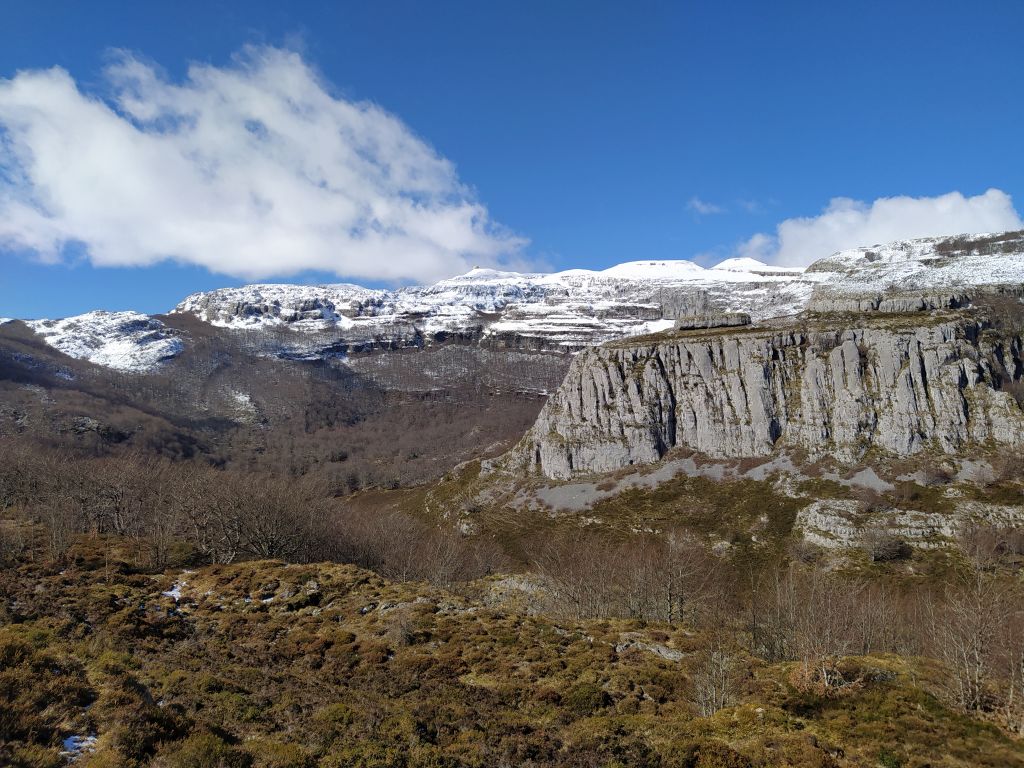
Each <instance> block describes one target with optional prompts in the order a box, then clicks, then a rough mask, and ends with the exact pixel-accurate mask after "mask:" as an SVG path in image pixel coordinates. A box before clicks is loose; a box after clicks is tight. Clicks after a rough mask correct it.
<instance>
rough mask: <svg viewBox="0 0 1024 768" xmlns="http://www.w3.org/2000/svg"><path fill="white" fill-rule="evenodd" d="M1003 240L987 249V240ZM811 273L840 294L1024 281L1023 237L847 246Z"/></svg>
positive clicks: (986, 236)
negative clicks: (822, 276) (826, 276)
mask: <svg viewBox="0 0 1024 768" xmlns="http://www.w3.org/2000/svg"><path fill="white" fill-rule="evenodd" d="M997 237H1001V238H1003V239H1004V242H999V243H998V244H997V245H996V252H994V253H993V252H991V250H992V248H991V246H990V244H989V243H987V242H986V241H990V240H992V239H993V238H997ZM808 271H809V272H812V273H823V274H829V275H830V279H829V280H828V281H827V282H828V288H829V290H831V291H835V292H840V293H859V292H868V291H875V292H880V291H885V290H887V289H888V288H890V287H892V286H897V287H899V288H900V289H902V290H907V291H915V290H933V289H944V288H955V289H964V288H966V287H968V286H972V285H1006V284H1020V283H1022V282H1024V237H1022V236H1016V237H1014V236H1013V233H1008V234H1006V235H998V234H991V233H985V234H979V235H969V236H967V235H963V236H959V237H954V238H936V237H928V238H920V239H917V240H901V241H898V242H895V243H889V244H886V245H873V246H867V247H862V248H851V249H849V250H846V251H840V252H838V253H835V254H833V255H832V256H829V257H828V258H826V259H821V260H819V261H817V262H815V263H814V264H812V265H811V266H810V267H809V269H808Z"/></svg>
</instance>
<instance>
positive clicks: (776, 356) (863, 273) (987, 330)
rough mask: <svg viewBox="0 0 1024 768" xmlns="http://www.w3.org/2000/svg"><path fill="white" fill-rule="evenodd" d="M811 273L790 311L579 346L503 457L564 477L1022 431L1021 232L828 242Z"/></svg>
mask: <svg viewBox="0 0 1024 768" xmlns="http://www.w3.org/2000/svg"><path fill="white" fill-rule="evenodd" d="M741 265H742V266H743V267H744V268H747V269H749V268H751V266H752V265H751V264H750V263H748V262H746V261H743V262H741ZM811 278H817V281H816V282H815V284H814V290H813V292H812V294H811V297H810V299H809V301H808V302H807V304H806V310H805V311H804V312H803V313H802V314H801V315H798V316H794V317H789V318H776V319H772V320H769V319H762V321H761V322H760V323H755V324H753V325H746V326H743V327H740V328H736V327H730V326H735V324H736V318H735V317H734V316H727V315H720V316H718V317H717V318H716V316H715V315H714V313H711V314H709V315H707V316H706V317H704V318H701V322H700V323H696V324H694V323H677V324H676V325H677V328H676V329H675V330H666V331H662V332H659V333H654V334H650V335H647V336H641V337H636V338H629V339H623V340H619V341H616V342H611V343H607V344H604V345H602V346H599V347H597V348H594V349H590V350H587V351H586V352H584V353H583V354H581V355H579V356H578V357H577V358H576V359H575V360H574V361H573V364H572V366H571V367H570V369H569V372H568V374H567V376H566V379H565V381H564V382H563V384H562V386H561V387H560V388H559V389H558V390H557V391H556V392H555V393H554V395H553V396H552V397H551V398H550V399H549V400H548V402H547V403H546V405H545V407H544V409H543V410H542V411H541V413H540V415H539V417H538V420H537V422H536V424H535V425H534V427H533V428H532V429H531V431H530V432H529V433H528V435H527V437H526V438H525V439H524V441H523V442H522V443H521V444H520V446H519V447H518V448H517V451H516V452H515V453H514V454H513V455H512V456H511V457H510V463H511V464H512V465H515V466H520V465H524V466H526V467H528V468H531V469H533V470H535V471H538V472H540V473H541V474H543V475H546V476H548V477H550V478H560V479H566V478H569V477H573V476H575V475H580V474H591V473H600V472H610V471H613V470H617V469H621V468H624V467H629V466H632V465H634V464H649V463H652V462H655V461H658V460H659V459H661V457H662V456H664V455H665V454H666V453H667V452H668V451H670V450H672V449H673V448H676V447H680V448H686V449H690V450H695V451H699V452H701V453H702V454H705V455H707V456H711V457H719V458H723V457H730V458H738V457H757V456H767V455H769V454H772V453H773V452H776V451H779V450H787V449H788V450H790V451H793V450H798V451H802V452H805V453H806V454H808V455H809V457H810V458H812V459H813V458H814V457H816V456H821V455H829V456H831V457H834V458H836V459H839V460H841V461H844V462H854V461H857V460H859V459H860V458H861V457H863V456H864V455H865V454H866V453H868V452H871V451H881V452H883V453H885V454H888V455H892V456H911V455H915V454H919V453H922V452H925V451H929V450H931V451H935V452H938V453H939V454H963V453H964V452H965V451H968V450H978V449H981V448H986V447H991V446H1000V447H1004V448H1005V447H1008V448H1019V447H1020V446H1021V445H1022V444H1024V411H1022V409H1021V403H1022V401H1024V397H1022V394H1024V391H1022V390H1024V335H1022V333H1024V324H1022V323H1021V321H1020V318H1021V307H1020V297H1021V296H1022V295H1024V234H1022V233H1020V232H1014V233H1006V234H1000V235H977V236H970V237H967V236H962V237H953V238H927V239H921V240H911V241H904V242H898V243H893V244H890V245H887V246H873V247H870V248H857V249H853V250H849V251H842V252H840V253H837V254H835V255H833V256H831V257H829V258H826V259H822V260H820V261H818V262H815V263H814V264H812V265H811V267H809V268H808V270H807V271H806V272H805V273H804V274H803V275H802V276H801V279H811ZM708 326H718V327H708Z"/></svg>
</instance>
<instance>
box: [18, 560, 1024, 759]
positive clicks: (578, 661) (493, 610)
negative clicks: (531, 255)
mask: <svg viewBox="0 0 1024 768" xmlns="http://www.w3.org/2000/svg"><path fill="white" fill-rule="evenodd" d="M98 543H100V542H98V541H95V540H94V541H93V542H92V543H91V544H90V543H89V542H88V541H83V542H82V543H81V544H79V545H78V546H76V548H75V549H73V550H72V551H70V552H69V557H68V559H67V560H66V561H65V562H64V563H63V564H61V565H60V566H57V565H53V566H43V565H40V564H39V563H31V562H20V563H16V564H11V563H9V564H8V567H6V568H5V569H4V570H3V572H2V573H0V597H2V598H3V599H2V602H0V619H2V621H0V701H2V703H3V706H2V708H0V761H2V762H3V763H4V764H6V765H20V766H58V765H62V764H64V763H65V762H66V761H67V760H73V761H74V762H75V764H76V765H79V766H111V765H118V766H122V765H123V766H131V765H154V766H167V767H168V768H186V767H187V768H197V767H206V766H210V767H211V768H213V767H214V766H249V765H253V766H268V767H269V766H274V767H275V768H312V766H324V767H327V766H332V767H333V766H337V767H339V768H340V766H381V767H382V768H383V767H384V766H410V767H412V766H480V767H481V768H483V767H484V766H488V767H489V766H500V765H509V766H512V765H531V766H556V765H558V766H579V767H581V768H582V766H630V767H631V768H645V767H650V768H654V767H659V766H664V767H666V768H667V767H668V766H697V767H701V768H713V767H715V766H721V767H725V766H729V767H732V768H743V767H744V766H769V765H770V766H801V767H805V766H831V767H834V768H838V767H840V766H876V765H881V766H924V765H929V766H936V767H938V766H950V767H952V766H993V767H994V766H1000V768H1009V767H1011V766H1020V765H1024V748H1022V747H1021V744H1020V742H1019V741H1015V740H1013V739H1012V738H1011V737H1009V736H1007V735H1005V734H1004V733H1002V732H1001V731H1000V730H999V729H998V728H997V727H996V726H995V725H993V724H989V723H986V722H985V721H984V720H979V719H977V718H976V717H971V716H967V715H964V714H959V713H957V712H956V711H954V710H953V709H952V708H951V707H950V706H949V705H948V704H946V703H944V700H943V698H942V697H943V694H942V691H943V690H944V689H943V687H942V676H941V674H940V672H939V670H938V669H937V668H936V667H935V665H934V664H933V663H932V662H929V661H927V660H925V659H921V658H916V657H913V656H909V657H905V658H901V657H898V656H894V655H891V654H890V655H885V654H883V655H878V654H875V655H853V656H844V657H843V658H841V659H837V660H835V662H834V663H835V664H836V666H835V670H836V674H841V675H842V676H843V677H844V678H845V680H847V681H850V682H849V684H847V685H845V686H844V687H843V688H842V689H836V690H829V689H827V688H818V687H816V686H814V685H807V684H806V683H805V682H803V680H804V678H803V677H802V672H801V670H802V669H804V662H796V661H785V660H776V661H770V660H765V659H764V658H759V657H757V656H756V655H752V654H751V653H749V652H747V651H745V650H743V648H742V647H740V646H737V645H734V644H733V643H732V641H723V640H722V639H721V637H720V638H719V639H718V640H715V639H714V638H715V632H714V631H713V630H711V629H708V628H703V629H694V627H693V626H692V625H690V624H688V623H687V622H675V623H671V624H669V623H661V622H647V621H640V620H626V619H608V620H600V621H596V620H588V621H581V620H569V619H566V620H559V619H555V618H551V617H547V616H544V615H538V614H536V613H533V612H526V611H525V610H524V608H523V607H520V608H515V607H513V606H512V605H511V604H508V603H497V602H495V599H496V598H495V597H494V596H495V595H496V594H497V592H496V590H497V588H498V587H499V586H500V584H501V583H502V582H498V581H495V580H490V581H482V582H476V583H474V584H470V585H465V586H464V587H463V588H462V589H461V592H462V594H461V595H456V594H452V593H451V592H447V591H444V590H441V589H437V588H432V587H429V586H427V585H425V584H422V583H406V584H396V583H391V582H388V581H386V580H384V579H381V578H380V577H378V576H376V575H375V574H373V573H370V572H367V571H362V570H360V569H358V568H354V567H351V566H339V565H329V564H309V565H292V566H286V565H284V564H281V563H277V562H250V563H243V564H240V565H232V566H215V567H204V568H199V569H196V570H187V571H183V572H180V573H174V574H161V573H147V572H144V571H139V570H137V569H135V568H133V567H132V566H130V565H129V564H128V563H126V562H124V561H122V560H120V559H119V558H118V557H117V554H116V552H117V549H116V542H114V541H110V540H108V541H106V542H104V548H103V549H102V550H101V549H98V548H97V547H96V545H97V544H98ZM12 566H13V567H12ZM695 610H697V608H696V604H695ZM699 610H703V609H699ZM690 615H693V616H694V617H696V614H690ZM705 626H706V625H705ZM821 626H822V627H824V626H825V624H822V625H821ZM720 632H721V630H719V633H720ZM723 642H724V644H723ZM709 644H710V645H709ZM709 648H713V649H716V650H713V651H709V650H708V649H709ZM830 663H832V662H830Z"/></svg>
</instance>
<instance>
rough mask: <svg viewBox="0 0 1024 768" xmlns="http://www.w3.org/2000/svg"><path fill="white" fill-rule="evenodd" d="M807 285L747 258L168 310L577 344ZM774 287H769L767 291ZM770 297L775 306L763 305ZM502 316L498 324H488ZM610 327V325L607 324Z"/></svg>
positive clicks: (487, 272)
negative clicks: (552, 335)
mask: <svg viewBox="0 0 1024 768" xmlns="http://www.w3.org/2000/svg"><path fill="white" fill-rule="evenodd" d="M811 282H812V281H811V280H806V279H804V278H802V270H777V269H775V268H772V267H768V266H767V265H764V264H760V263H759V262H753V260H749V263H744V264H739V263H738V264H733V265H729V266H727V267H726V268H724V269H719V268H711V269H707V268H705V267H702V266H700V265H698V264H695V263H694V262H692V261H681V260H680V261H666V260H659V261H634V262H627V263H625V264H619V265H616V266H614V267H610V268H608V269H605V270H600V271H594V270H585V269H572V270H567V271H564V272H556V273H552V274H542V273H518V272H505V271H499V270H493V269H480V268H476V269H472V270H470V271H469V272H467V273H466V274H464V275H459V276H457V277H452V278H449V279H447V280H442V281H440V282H438V283H436V284H434V285H430V286H419V287H411V288H400V289H397V290H393V291H387V290H369V289H365V288H360V287H359V286H354V285H319V286H295V285H250V286H244V287H242V288H226V289H222V290H218V291H211V292H208V293H197V294H193V295H192V296H189V297H188V298H186V299H185V300H184V301H183V302H181V303H180V304H179V305H178V306H177V307H176V308H175V310H174V312H178V313H191V314H194V315H196V316H198V317H199V318H201V319H203V320H205V321H207V322H209V323H211V324H213V325H217V326H221V327H226V328H236V329H242V328H259V327H267V326H285V327H289V328H293V329H296V330H303V329H304V330H324V329H327V328H331V329H337V330H340V331H353V332H358V331H359V330H360V329H361V330H363V331H367V332H372V331H373V329H375V328H376V329H383V328H386V327H388V326H394V325H410V324H411V325H414V326H415V327H416V328H417V329H418V330H419V331H420V332H421V333H423V334H425V335H428V336H429V335H432V334H437V333H458V332H464V331H466V330H467V329H469V328H472V327H475V326H483V333H484V334H485V335H487V334H488V333H491V334H493V333H518V334H522V335H526V336H530V337H534V336H537V337H547V336H548V335H549V332H550V330H551V329H552V327H557V329H558V330H557V335H558V336H559V343H567V344H568V343H572V344H586V343H593V342H595V341H603V340H606V339H608V338H617V337H620V336H622V335H628V334H629V333H631V332H632V333H637V332H643V331H646V330H650V329H651V328H650V327H649V323H650V322H651V321H661V320H665V319H671V317H672V316H674V315H675V314H678V313H680V312H685V311H686V310H687V307H686V306H683V305H684V304H686V303H687V302H692V301H697V302H708V301H712V302H714V301H717V302H719V303H725V304H730V303H732V302H736V303H737V307H736V308H737V309H743V310H745V311H752V312H753V313H754V314H755V315H757V316H758V317H765V316H771V315H778V314H787V313H791V312H796V311H798V310H799V308H800V307H801V306H802V305H803V303H804V302H805V301H806V299H807V296H808V295H809V292H810V284H811ZM776 289H777V290H776ZM768 294H771V295H773V296H775V297H777V300H776V301H771V300H769V301H765V299H766V296H767V295H768ZM494 315H502V316H501V317H493V316H494ZM616 321H619V322H616Z"/></svg>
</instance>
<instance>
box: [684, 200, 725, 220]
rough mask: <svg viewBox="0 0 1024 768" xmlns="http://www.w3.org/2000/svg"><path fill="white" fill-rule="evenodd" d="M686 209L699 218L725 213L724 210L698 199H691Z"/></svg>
mask: <svg viewBox="0 0 1024 768" xmlns="http://www.w3.org/2000/svg"><path fill="white" fill-rule="evenodd" d="M686 207H687V208H689V209H690V210H691V211H693V212H694V213H696V214H698V215H700V216H708V215H710V214H712V213H725V208H723V207H722V206H720V205H715V204H714V203H709V202H707V201H706V200H701V199H700V198H699V197H691V198H690V201H689V202H688V203H687V204H686Z"/></svg>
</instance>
